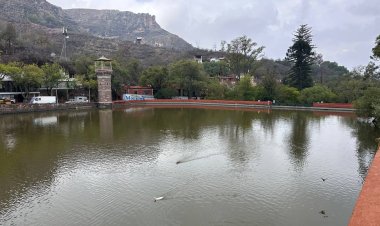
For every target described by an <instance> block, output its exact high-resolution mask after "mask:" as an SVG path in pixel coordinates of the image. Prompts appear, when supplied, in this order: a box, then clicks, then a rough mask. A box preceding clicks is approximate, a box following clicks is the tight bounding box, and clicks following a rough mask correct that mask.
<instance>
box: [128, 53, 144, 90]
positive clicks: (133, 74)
mask: <svg viewBox="0 0 380 226" xmlns="http://www.w3.org/2000/svg"><path fill="white" fill-rule="evenodd" d="M126 69H127V71H128V76H129V79H130V80H129V85H138V83H139V79H140V75H141V72H142V70H143V69H142V67H141V65H140V63H139V61H138V60H136V59H132V60H131V61H130V62H129V63H128V64H127V66H126Z"/></svg>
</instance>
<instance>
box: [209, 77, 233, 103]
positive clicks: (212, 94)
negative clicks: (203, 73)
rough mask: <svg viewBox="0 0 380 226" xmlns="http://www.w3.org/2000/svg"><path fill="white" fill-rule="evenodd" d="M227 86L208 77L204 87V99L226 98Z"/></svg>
mask: <svg viewBox="0 0 380 226" xmlns="http://www.w3.org/2000/svg"><path fill="white" fill-rule="evenodd" d="M227 89H228V88H227V87H226V86H225V85H222V84H220V82H219V81H218V80H217V79H210V80H209V81H208V83H207V88H206V99H209V100H223V99H225V98H226V93H227Z"/></svg>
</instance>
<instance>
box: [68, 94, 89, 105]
mask: <svg viewBox="0 0 380 226" xmlns="http://www.w3.org/2000/svg"><path fill="white" fill-rule="evenodd" d="M76 103H88V99H87V97H85V96H76V97H74V99H70V100H69V101H66V104H76Z"/></svg>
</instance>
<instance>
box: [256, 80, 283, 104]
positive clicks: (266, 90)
mask: <svg viewBox="0 0 380 226" xmlns="http://www.w3.org/2000/svg"><path fill="white" fill-rule="evenodd" d="M261 86H262V93H261V96H260V97H258V96H257V97H256V98H257V99H260V100H269V101H272V100H274V99H275V98H276V96H277V86H278V84H277V81H276V79H275V78H274V77H273V76H271V75H266V76H265V77H264V78H263V80H262V81H261Z"/></svg>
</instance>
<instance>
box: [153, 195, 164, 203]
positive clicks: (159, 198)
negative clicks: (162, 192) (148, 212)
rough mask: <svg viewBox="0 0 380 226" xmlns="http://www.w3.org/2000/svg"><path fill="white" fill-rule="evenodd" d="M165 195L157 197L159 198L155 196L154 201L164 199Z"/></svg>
mask: <svg viewBox="0 0 380 226" xmlns="http://www.w3.org/2000/svg"><path fill="white" fill-rule="evenodd" d="M164 198H165V197H163V196H161V197H157V198H154V202H157V201H160V200H163V199H164Z"/></svg>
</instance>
